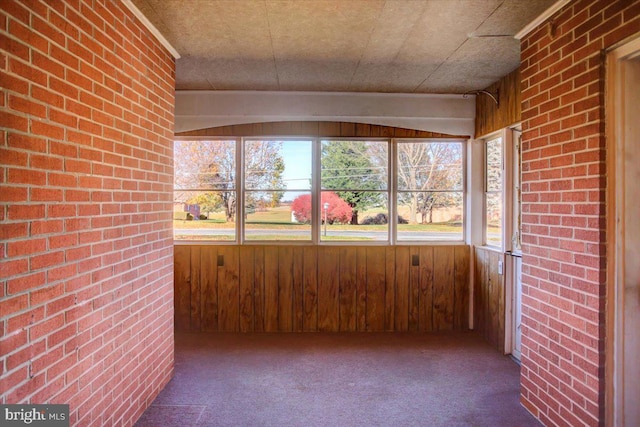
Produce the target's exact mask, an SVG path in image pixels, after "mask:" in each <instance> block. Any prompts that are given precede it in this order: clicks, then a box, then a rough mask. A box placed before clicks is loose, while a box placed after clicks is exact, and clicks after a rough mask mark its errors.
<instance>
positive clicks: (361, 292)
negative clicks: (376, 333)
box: [356, 248, 367, 331]
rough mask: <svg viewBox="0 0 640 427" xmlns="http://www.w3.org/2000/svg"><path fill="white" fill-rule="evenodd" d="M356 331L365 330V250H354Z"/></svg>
mask: <svg viewBox="0 0 640 427" xmlns="http://www.w3.org/2000/svg"><path fill="white" fill-rule="evenodd" d="M356 330H358V331H366V330H367V248H357V249H356Z"/></svg>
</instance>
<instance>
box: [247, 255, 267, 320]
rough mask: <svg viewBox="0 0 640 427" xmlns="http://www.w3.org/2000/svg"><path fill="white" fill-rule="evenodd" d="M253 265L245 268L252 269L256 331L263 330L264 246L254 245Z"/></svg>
mask: <svg viewBox="0 0 640 427" xmlns="http://www.w3.org/2000/svg"><path fill="white" fill-rule="evenodd" d="M253 254H254V255H253V256H254V261H253V266H246V268H252V269H253V310H254V313H255V314H254V315H255V319H254V321H253V325H254V328H255V330H256V332H264V325H265V315H264V311H265V309H264V304H265V288H264V247H263V246H256V247H255V248H254V252H253Z"/></svg>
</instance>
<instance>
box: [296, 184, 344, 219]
mask: <svg viewBox="0 0 640 427" xmlns="http://www.w3.org/2000/svg"><path fill="white" fill-rule="evenodd" d="M325 203H329V208H328V209H327V222H328V223H329V224H333V223H334V222H337V223H340V224H348V223H349V222H350V221H351V215H352V209H351V206H349V204H348V203H347V202H345V201H344V200H342V199H341V198H340V197H339V196H338V195H337V194H336V193H334V192H331V191H323V192H322V195H321V201H320V209H321V210H322V221H324V204H325ZM291 210H292V211H293V214H294V215H295V217H296V220H297V221H298V222H302V223H305V224H308V223H310V222H311V194H303V195H301V196H298V197H296V198H295V199H294V200H293V203H291Z"/></svg>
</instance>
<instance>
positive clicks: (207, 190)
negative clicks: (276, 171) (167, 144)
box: [173, 140, 236, 240]
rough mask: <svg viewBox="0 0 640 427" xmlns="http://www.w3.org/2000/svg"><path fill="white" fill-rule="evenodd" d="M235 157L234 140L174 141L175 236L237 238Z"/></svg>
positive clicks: (205, 238)
mask: <svg viewBox="0 0 640 427" xmlns="http://www.w3.org/2000/svg"><path fill="white" fill-rule="evenodd" d="M235 159H236V143H235V141H234V140H219V141H215V140H214V141H175V143H174V170H175V174H174V209H173V210H174V238H175V239H189V240H235V238H236V235H235V226H236V224H235V221H236V161H235ZM212 190H217V191H212Z"/></svg>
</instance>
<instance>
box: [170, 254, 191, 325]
mask: <svg viewBox="0 0 640 427" xmlns="http://www.w3.org/2000/svg"><path fill="white" fill-rule="evenodd" d="M173 265H174V267H173V268H174V276H173V277H174V288H175V292H174V306H175V309H174V311H175V314H174V322H175V326H176V329H178V330H189V329H190V328H191V313H190V311H191V247H190V246H176V247H175V248H174V263H173Z"/></svg>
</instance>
